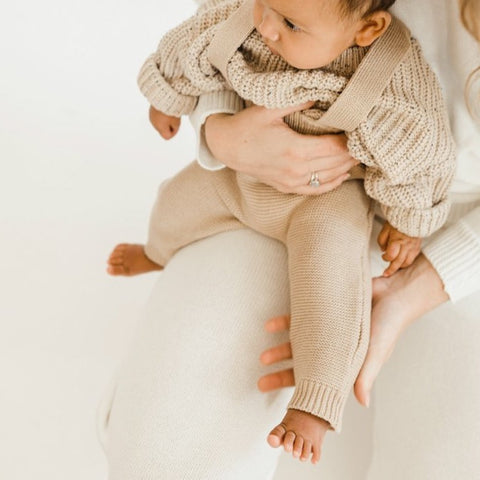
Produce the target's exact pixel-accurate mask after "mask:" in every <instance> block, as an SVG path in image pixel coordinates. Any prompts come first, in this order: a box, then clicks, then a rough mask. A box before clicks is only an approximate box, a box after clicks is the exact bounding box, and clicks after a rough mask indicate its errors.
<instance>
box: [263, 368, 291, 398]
mask: <svg viewBox="0 0 480 480" xmlns="http://www.w3.org/2000/svg"><path fill="white" fill-rule="evenodd" d="M294 385H295V377H294V376H293V368H289V369H288V370H281V371H280V372H275V373H269V374H268V375H264V376H263V377H260V379H259V380H258V382H257V386H258V389H259V390H260V391H261V392H270V391H272V390H276V389H278V388H284V387H293V386H294Z"/></svg>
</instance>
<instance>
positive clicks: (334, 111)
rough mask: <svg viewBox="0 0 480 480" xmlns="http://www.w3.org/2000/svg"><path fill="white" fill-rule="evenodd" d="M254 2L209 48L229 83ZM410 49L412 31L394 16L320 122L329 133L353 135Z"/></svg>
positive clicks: (225, 25)
mask: <svg viewBox="0 0 480 480" xmlns="http://www.w3.org/2000/svg"><path fill="white" fill-rule="evenodd" d="M253 3H254V2H253V0H246V1H245V2H244V3H243V4H242V5H241V6H240V7H239V9H238V10H237V11H236V12H235V13H234V14H232V15H231V16H230V17H229V18H228V19H227V20H225V21H224V22H223V23H222V24H221V25H220V26H219V28H218V30H217V32H216V34H215V37H214V38H213V40H212V42H211V44H210V46H209V48H208V59H209V60H210V62H211V63H212V64H213V65H214V66H215V67H216V68H217V69H218V70H219V71H220V72H221V73H222V75H223V76H224V78H226V79H227V81H228V74H227V66H228V62H229V60H230V58H231V57H232V55H233V54H234V53H235V51H236V50H237V49H238V48H239V47H240V45H241V44H242V43H243V42H244V41H245V39H246V38H247V37H248V36H249V35H250V33H251V32H252V30H253V28H254V26H253ZM409 49H410V32H409V30H408V29H407V28H406V27H405V25H404V24H403V23H402V22H401V21H400V20H398V19H397V18H395V17H393V19H392V23H391V25H390V26H389V28H388V30H387V31H386V32H385V33H384V34H383V35H382V36H381V37H380V38H379V39H378V40H377V41H376V42H375V43H374V44H373V45H372V47H371V48H370V50H369V51H368V53H367V54H366V55H365V57H364V59H363V60H362V62H361V63H360V66H359V67H358V69H357V70H356V71H355V73H354V74H353V76H352V78H351V79H350V81H349V82H348V84H347V86H346V87H345V89H344V90H343V92H342V93H341V94H340V96H339V97H338V99H337V100H336V101H335V103H334V104H333V105H332V106H331V107H330V108H329V109H328V111H327V112H326V113H325V114H324V116H323V117H322V119H321V120H320V124H321V126H324V127H325V128H326V129H328V130H330V131H331V130H332V129H333V130H337V131H347V132H350V131H352V130H354V129H355V128H357V126H358V125H359V124H360V123H361V122H362V121H363V120H365V119H366V117H367V115H368V113H369V112H370V111H371V109H372V108H373V107H374V106H375V105H376V104H377V102H378V99H379V98H380V96H381V94H382V92H383V90H384V89H385V87H386V86H387V85H388V82H389V81H390V79H391V78H392V75H393V72H394V70H395V68H396V67H397V65H398V64H399V63H400V62H401V61H402V59H403V58H404V57H405V55H406V54H407V52H408V51H409Z"/></svg>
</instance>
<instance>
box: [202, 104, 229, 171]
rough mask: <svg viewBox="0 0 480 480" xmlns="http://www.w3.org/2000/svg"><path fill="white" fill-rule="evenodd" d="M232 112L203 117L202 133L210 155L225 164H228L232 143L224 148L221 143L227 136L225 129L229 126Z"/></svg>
mask: <svg viewBox="0 0 480 480" xmlns="http://www.w3.org/2000/svg"><path fill="white" fill-rule="evenodd" d="M232 116H233V115H232V114H229V113H213V114H212V115H209V116H208V117H207V118H206V119H205V123H204V126H203V128H204V133H205V143H206V145H207V147H208V149H209V150H210V152H211V153H212V155H213V156H214V157H215V158H216V159H217V160H219V161H221V162H222V163H224V164H225V165H227V166H230V162H229V160H230V155H229V154H228V150H230V152H231V151H232V150H234V149H233V148H231V147H232V145H230V148H229V149H227V150H225V148H224V145H223V142H222V141H223V139H224V138H226V136H227V133H228V132H227V129H228V126H229V123H230V122H229V120H231V118H232Z"/></svg>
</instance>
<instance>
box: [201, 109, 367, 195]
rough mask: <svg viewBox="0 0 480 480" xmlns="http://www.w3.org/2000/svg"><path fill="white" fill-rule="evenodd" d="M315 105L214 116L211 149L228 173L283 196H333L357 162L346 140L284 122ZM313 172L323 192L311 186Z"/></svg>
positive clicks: (208, 133) (208, 128) (209, 123)
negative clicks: (257, 182)
mask: <svg viewBox="0 0 480 480" xmlns="http://www.w3.org/2000/svg"><path fill="white" fill-rule="evenodd" d="M311 105H312V103H308V104H303V105H300V106H295V107H289V108H282V109H270V110H269V109H266V108H264V107H258V106H252V107H249V108H246V109H245V110H242V111H240V112H239V113H237V114H235V115H227V114H223V113H220V114H213V115H210V116H209V117H208V118H207V120H206V122H205V138H206V141H207V144H208V147H209V148H210V151H211V152H212V154H213V156H214V157H215V158H216V159H217V160H220V161H221V162H222V163H224V164H225V165H227V166H228V167H230V168H232V169H234V170H237V171H239V172H243V173H246V174H248V175H250V176H252V177H255V178H257V179H258V180H260V181H261V182H263V183H266V184H268V185H270V186H272V187H274V188H276V189H277V190H279V191H281V192H285V193H297V194H303V195H315V194H317V195H318V194H321V193H325V192H328V191H330V190H333V189H334V188H336V187H338V186H339V185H340V184H341V183H342V182H343V181H345V180H346V179H347V178H348V173H347V172H348V171H349V170H350V169H351V168H352V167H353V166H355V165H357V164H358V163H359V162H358V161H357V160H355V159H353V158H352V157H351V156H350V154H349V153H348V150H347V147H346V142H347V140H346V137H345V135H343V134H339V135H320V136H314V135H301V134H299V133H297V132H295V131H294V130H292V129H291V128H290V127H288V126H287V125H286V124H285V122H284V121H283V117H285V116H286V115H288V114H290V113H293V112H295V111H299V110H305V109H306V108H308V107H310V106H311ZM313 172H317V173H318V179H319V181H320V186H319V187H312V186H310V185H309V182H310V177H311V174H312V173H313Z"/></svg>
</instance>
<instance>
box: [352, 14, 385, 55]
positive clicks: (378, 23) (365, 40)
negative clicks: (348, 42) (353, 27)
mask: <svg viewBox="0 0 480 480" xmlns="http://www.w3.org/2000/svg"><path fill="white" fill-rule="evenodd" d="M391 22H392V16H391V15H390V13H389V12H386V11H385V10H379V11H377V12H373V13H372V14H370V15H368V17H366V18H365V19H364V20H363V26H362V27H361V28H360V30H359V31H358V32H357V34H356V36H355V43H356V44H357V45H358V46H359V47H368V46H370V45H371V44H372V43H373V42H374V41H375V40H376V39H377V38H378V37H380V36H382V35H383V34H384V33H385V32H386V30H387V28H388V27H389V26H390V23H391Z"/></svg>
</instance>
